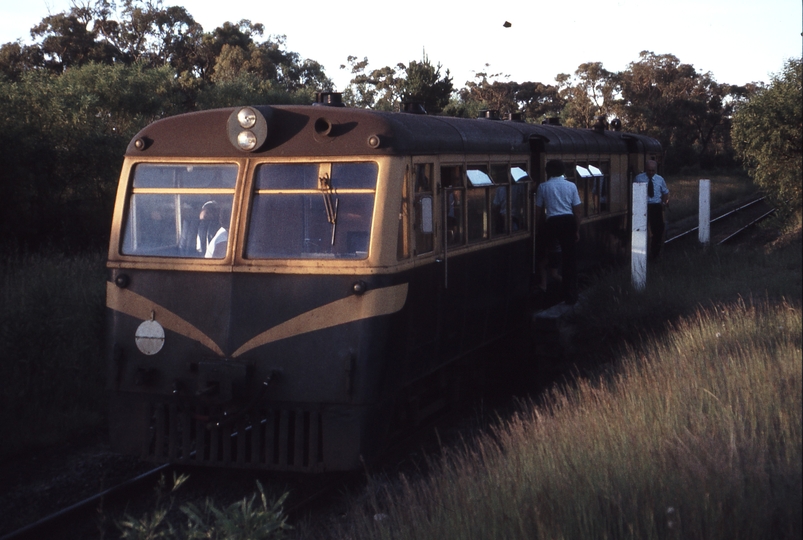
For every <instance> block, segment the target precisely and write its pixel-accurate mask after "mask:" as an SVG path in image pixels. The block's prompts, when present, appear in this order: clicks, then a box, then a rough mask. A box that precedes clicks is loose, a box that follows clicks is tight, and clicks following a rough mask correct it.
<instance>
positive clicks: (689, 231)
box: [664, 197, 766, 244]
mask: <svg viewBox="0 0 803 540" xmlns="http://www.w3.org/2000/svg"><path fill="white" fill-rule="evenodd" d="M765 198H766V197H759V198H758V199H755V200H752V201H750V202H748V203H745V204H743V205H742V206H740V207H738V208H734V209H733V210H731V211H729V212H725V213H724V214H722V215H721V216H717V217H715V218H714V219H712V220H711V223H716V222H717V221H719V220H720V219H724V218H726V217H729V216H731V215H733V214H735V213H737V212H740V211H742V210H744V209H746V208H749V207H751V206H753V205H754V204H758V203H760V202H761V201H763V200H764V199H765ZM765 217H766V216H765ZM762 219H763V218H762ZM699 229H700V227H699V226H697V227H693V228H691V229H689V230H687V231H684V232H682V233H680V234H676V235H675V236H673V237H672V238H668V239H667V240H665V241H664V244H668V243H670V242H672V241H674V240H678V239H680V238H683V237H684V236H687V235H689V234H691V233H693V232H694V231H697V230H699Z"/></svg>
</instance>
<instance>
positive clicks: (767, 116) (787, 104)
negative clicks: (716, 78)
mask: <svg viewBox="0 0 803 540" xmlns="http://www.w3.org/2000/svg"><path fill="white" fill-rule="evenodd" d="M801 96H803V63H802V62H801V59H800V58H797V59H792V60H789V61H787V63H786V65H785V66H784V69H783V71H782V72H781V73H780V74H777V75H775V76H774V77H773V78H772V81H771V83H770V85H769V86H768V87H766V88H762V89H760V90H759V91H758V92H757V93H756V95H755V96H753V97H752V98H751V99H750V100H749V101H747V102H745V103H743V104H741V105H740V106H739V107H738V108H737V110H736V112H735V114H734V117H733V144H734V147H735V148H736V152H737V154H738V155H739V157H740V158H741V159H742V160H743V161H744V164H745V166H746V167H747V170H748V171H749V172H750V175H751V176H752V177H753V179H754V180H755V181H756V183H757V184H758V185H759V186H761V188H762V189H763V190H764V191H765V192H766V193H767V195H768V196H769V197H770V198H771V199H772V201H773V203H774V204H775V205H776V207H777V208H778V209H780V210H781V212H782V214H783V215H784V217H786V218H791V217H793V216H795V217H797V219H800V213H801V207H803V104H802V103H801Z"/></svg>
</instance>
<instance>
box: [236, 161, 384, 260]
mask: <svg viewBox="0 0 803 540" xmlns="http://www.w3.org/2000/svg"><path fill="white" fill-rule="evenodd" d="M377 171H378V167H377V164H376V163H374V162H360V163H331V164H330V163H320V164H318V163H300V164H275V163H270V164H263V165H260V166H258V167H257V168H256V171H255V177H254V192H253V194H252V199H251V213H250V216H249V222H248V233H247V238H246V246H245V257H246V258H249V259H294V258H295V259H299V258H302V259H315V258H333V257H337V258H353V259H364V258H366V257H367V256H368V246H369V240H370V235H371V221H372V218H373V212H374V196H375V191H376V179H377Z"/></svg>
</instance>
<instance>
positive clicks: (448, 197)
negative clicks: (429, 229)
mask: <svg viewBox="0 0 803 540" xmlns="http://www.w3.org/2000/svg"><path fill="white" fill-rule="evenodd" d="M441 185H442V186H443V205H444V209H443V211H444V213H445V217H446V220H445V221H446V231H445V233H446V244H447V245H448V246H457V245H462V244H463V243H464V242H465V236H464V232H463V231H464V227H465V226H464V222H463V212H464V210H463V208H464V204H465V203H464V199H465V191H466V189H465V187H463V185H464V183H463V167H462V166H460V165H448V166H443V167H441Z"/></svg>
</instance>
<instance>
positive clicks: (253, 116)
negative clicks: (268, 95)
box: [237, 107, 257, 129]
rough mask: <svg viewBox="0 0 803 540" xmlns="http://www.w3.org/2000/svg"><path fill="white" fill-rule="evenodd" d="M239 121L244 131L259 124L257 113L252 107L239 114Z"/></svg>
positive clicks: (241, 110)
mask: <svg viewBox="0 0 803 540" xmlns="http://www.w3.org/2000/svg"><path fill="white" fill-rule="evenodd" d="M237 121H238V122H239V123H240V127H242V128H243V129H251V128H252V127H254V125H255V124H256V123H257V113H256V111H254V109H252V108H251V107H245V108H243V109H240V110H239V111H238V112H237Z"/></svg>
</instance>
